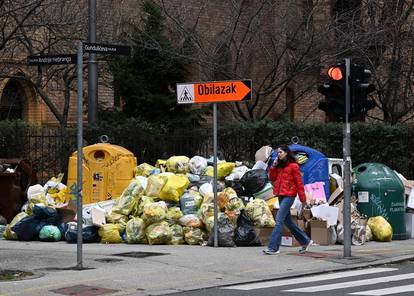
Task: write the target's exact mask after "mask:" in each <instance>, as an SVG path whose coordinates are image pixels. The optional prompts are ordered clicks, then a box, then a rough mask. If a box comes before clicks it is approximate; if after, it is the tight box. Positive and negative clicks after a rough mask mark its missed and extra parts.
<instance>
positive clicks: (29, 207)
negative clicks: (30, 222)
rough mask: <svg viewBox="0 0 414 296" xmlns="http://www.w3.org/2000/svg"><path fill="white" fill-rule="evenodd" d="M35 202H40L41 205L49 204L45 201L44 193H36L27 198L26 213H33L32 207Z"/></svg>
mask: <svg viewBox="0 0 414 296" xmlns="http://www.w3.org/2000/svg"><path fill="white" fill-rule="evenodd" d="M36 204H42V205H45V206H48V205H49V204H48V202H47V199H46V196H45V195H44V194H38V195H36V196H34V197H32V198H31V199H30V200H29V202H28V203H27V209H26V213H27V214H28V215H31V214H33V207H34V206H35V205H36Z"/></svg>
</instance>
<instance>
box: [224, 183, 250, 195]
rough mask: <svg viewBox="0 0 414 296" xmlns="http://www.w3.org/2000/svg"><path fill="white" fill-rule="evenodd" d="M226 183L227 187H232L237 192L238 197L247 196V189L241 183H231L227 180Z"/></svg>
mask: <svg viewBox="0 0 414 296" xmlns="http://www.w3.org/2000/svg"><path fill="white" fill-rule="evenodd" d="M224 183H225V184H226V186H227V187H231V188H233V189H234V191H236V193H237V196H244V195H245V189H244V187H243V185H242V184H241V183H240V181H229V180H225V181H224Z"/></svg>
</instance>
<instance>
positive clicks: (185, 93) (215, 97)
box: [177, 79, 252, 104]
mask: <svg viewBox="0 0 414 296" xmlns="http://www.w3.org/2000/svg"><path fill="white" fill-rule="evenodd" d="M251 98H252V81H251V80H250V79H247V80H234V81H212V82H199V83H178V84H177V101H178V103H179V104H193V103H218V102H230V101H248V100H250V99H251Z"/></svg>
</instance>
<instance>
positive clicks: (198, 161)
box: [188, 156, 207, 175]
mask: <svg viewBox="0 0 414 296" xmlns="http://www.w3.org/2000/svg"><path fill="white" fill-rule="evenodd" d="M188 166H189V168H190V171H191V172H192V173H193V174H196V175H202V174H203V173H204V171H205V170H206V168H207V159H205V158H204V157H201V156H194V157H193V158H191V159H190V161H189V163H188Z"/></svg>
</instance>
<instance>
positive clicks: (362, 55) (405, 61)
mask: <svg viewBox="0 0 414 296" xmlns="http://www.w3.org/2000/svg"><path fill="white" fill-rule="evenodd" d="M338 3H340V5H342V7H340V8H342V10H341V9H339V10H341V11H338V13H337V15H336V17H335V18H334V21H333V22H332V30H333V31H334V32H335V35H336V37H337V38H336V46H337V47H336V49H335V50H336V53H337V56H338V57H352V58H353V61H355V62H357V63H360V64H363V65H365V66H367V67H368V68H369V69H371V70H372V73H373V79H374V82H375V85H376V87H377V92H376V93H375V94H374V96H375V100H376V102H377V105H378V108H379V109H380V110H381V112H382V116H379V117H378V116H374V115H371V117H372V118H375V119H378V120H381V121H385V122H388V123H391V124H395V123H398V122H404V121H407V120H410V119H412V118H413V116H414V115H412V113H413V111H414V97H413V91H414V83H413V82H414V22H413V21H414V14H413V9H414V1H412V0H389V1H375V0H364V1H361V0H359V1H338Z"/></svg>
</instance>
